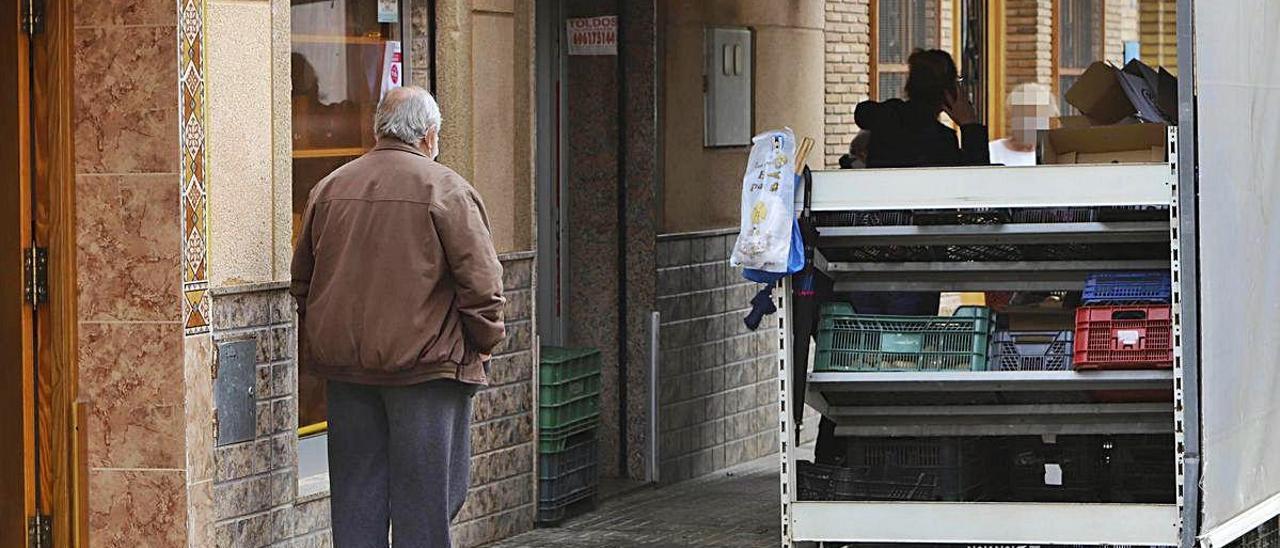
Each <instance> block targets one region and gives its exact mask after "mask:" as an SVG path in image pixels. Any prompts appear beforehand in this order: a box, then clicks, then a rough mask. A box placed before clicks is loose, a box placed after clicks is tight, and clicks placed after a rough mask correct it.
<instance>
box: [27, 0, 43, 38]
mask: <svg viewBox="0 0 1280 548" xmlns="http://www.w3.org/2000/svg"><path fill="white" fill-rule="evenodd" d="M22 30H23V31H24V32H26V33H27V35H28V36H35V35H37V34H40V33H42V32H44V0H25V1H24V2H23V3H22Z"/></svg>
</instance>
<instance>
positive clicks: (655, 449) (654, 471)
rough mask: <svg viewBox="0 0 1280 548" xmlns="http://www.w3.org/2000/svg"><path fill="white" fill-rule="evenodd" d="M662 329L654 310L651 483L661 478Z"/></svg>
mask: <svg viewBox="0 0 1280 548" xmlns="http://www.w3.org/2000/svg"><path fill="white" fill-rule="evenodd" d="M661 330H662V313H661V312H657V311H654V312H653V314H652V315H651V316H650V317H649V436H648V437H649V447H648V453H649V458H648V459H645V460H646V461H647V466H646V469H645V481H646V482H649V483H657V482H658V481H659V479H660V477H659V470H658V465H659V459H660V458H661V455H662V453H660V452H659V451H660V450H661V446H659V444H658V442H659V440H658V433H659V429H658V411H659V409H660V407H659V401H658V393H659V387H660V386H661V385H659V384H658V383H659V381H660V379H661V375H660V374H659V371H658V368H659V367H660V366H661V365H662V362H661V360H660V359H659V355H658V351H659V350H661V348H659V345H660V344H661V343H660V342H659V341H661V338H660V337H659V335H661Z"/></svg>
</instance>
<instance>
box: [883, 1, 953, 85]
mask: <svg viewBox="0 0 1280 548" xmlns="http://www.w3.org/2000/svg"><path fill="white" fill-rule="evenodd" d="M939 17H940V13H939V8H938V0H878V1H877V2H876V57H875V77H876V94H875V95H876V97H875V99H876V100H878V101H884V100H886V99H893V98H900V97H905V93H904V92H903V87H905V86H906V84H907V58H908V57H910V56H911V52H913V51H915V50H918V49H936V48H939V47H941V38H940V36H939V35H940V34H941V32H940V26H939V25H940V20H939Z"/></svg>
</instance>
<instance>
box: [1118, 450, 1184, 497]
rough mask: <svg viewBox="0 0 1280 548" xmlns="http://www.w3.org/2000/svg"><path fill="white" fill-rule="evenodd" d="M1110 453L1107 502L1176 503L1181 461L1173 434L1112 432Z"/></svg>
mask: <svg viewBox="0 0 1280 548" xmlns="http://www.w3.org/2000/svg"><path fill="white" fill-rule="evenodd" d="M1104 447H1105V450H1106V455H1107V478H1108V481H1107V502H1132V503H1144V504H1173V503H1174V502H1175V501H1176V500H1177V487H1176V482H1177V463H1176V461H1175V459H1176V457H1175V453H1174V440H1173V436H1172V435H1132V436H1112V437H1111V438H1110V439H1109V440H1107V442H1106V444H1105V446H1104Z"/></svg>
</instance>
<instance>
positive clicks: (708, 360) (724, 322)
mask: <svg viewBox="0 0 1280 548" xmlns="http://www.w3.org/2000/svg"><path fill="white" fill-rule="evenodd" d="M736 237H737V235H736V231H733V232H723V231H721V232H711V233H698V234H692V235H671V236H663V237H660V238H659V240H658V308H659V310H660V312H661V314H662V324H661V335H660V343H659V344H660V347H659V348H660V350H659V352H660V354H659V359H660V366H659V367H660V370H659V383H658V384H659V386H660V387H661V393H660V395H659V398H660V400H659V402H660V409H659V419H658V421H659V428H660V436H661V438H660V440H659V443H660V447H659V452H660V454H661V459H660V470H659V473H660V476H661V481H662V482H664V483H669V482H675V481H681V480H685V479H689V478H692V477H697V476H700V475H703V474H707V473H710V472H713V471H715V470H719V469H721V468H725V467H728V466H733V465H735V464H739V463H743V462H747V461H750V460H753V459H756V458H758V457H761V456H765V455H768V454H770V453H773V452H774V451H776V450H777V440H778V436H777V432H778V429H777V419H778V411H777V385H776V383H775V380H776V378H777V374H776V369H777V350H776V345H777V342H776V331H774V330H771V329H769V325H770V323H769V321H770V320H771V319H772V318H766V323H765V324H764V325H763V326H762V328H761V329H760V330H759V331H755V332H753V331H750V330H748V329H747V328H746V326H745V325H744V324H743V318H744V317H745V316H746V314H747V311H748V309H749V308H750V304H749V301H750V299H751V297H752V296H753V295H754V294H755V292H756V291H757V290H758V288H759V286H758V285H757V284H754V283H751V282H748V281H746V280H743V279H742V278H741V277H740V276H739V274H738V272H737V269H733V268H730V267H729V261H728V258H729V250H730V248H731V246H732V245H733V241H734V239H735V238H736Z"/></svg>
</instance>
